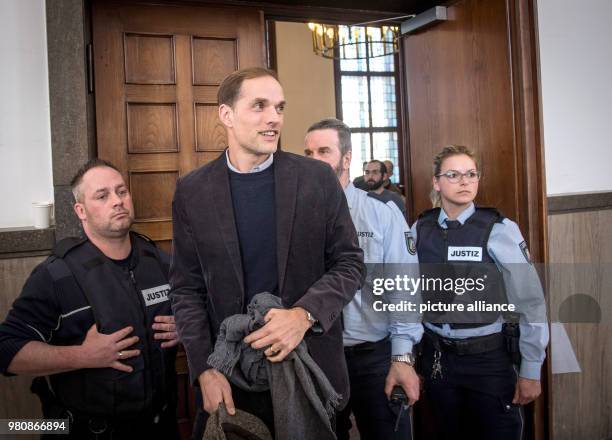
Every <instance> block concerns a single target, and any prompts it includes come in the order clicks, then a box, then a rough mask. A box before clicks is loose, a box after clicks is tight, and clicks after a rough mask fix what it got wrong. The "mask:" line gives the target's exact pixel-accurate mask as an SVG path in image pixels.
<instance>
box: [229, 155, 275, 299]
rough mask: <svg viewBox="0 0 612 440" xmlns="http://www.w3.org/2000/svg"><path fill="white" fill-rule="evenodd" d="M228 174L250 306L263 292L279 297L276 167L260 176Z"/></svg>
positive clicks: (269, 168)
mask: <svg viewBox="0 0 612 440" xmlns="http://www.w3.org/2000/svg"><path fill="white" fill-rule="evenodd" d="M229 174H230V188H231V191H232V204H233V206H234V217H235V219H236V229H237V232H238V239H239V241H240V253H241V257H242V272H243V276H244V291H245V295H246V297H245V301H244V304H248V303H249V302H250V301H251V298H253V296H255V295H256V294H258V293H260V292H270V293H272V294H274V295H278V266H277V263H276V211H275V209H276V203H275V196H274V164H272V165H271V166H270V167H268V168H266V169H265V170H263V171H261V172H258V173H247V174H239V173H236V172H234V171H232V170H229Z"/></svg>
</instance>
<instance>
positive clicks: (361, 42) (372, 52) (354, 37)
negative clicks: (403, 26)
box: [308, 15, 413, 60]
mask: <svg viewBox="0 0 612 440" xmlns="http://www.w3.org/2000/svg"><path fill="white" fill-rule="evenodd" d="M405 17H413V15H407V16H402V17H394V18H390V19H384V20H378V21H373V22H367V23H360V24H355V25H335V24H319V23H308V28H309V29H310V31H311V33H312V49H313V51H314V53H316V54H317V55H320V56H322V57H324V58H332V59H342V60H358V59H363V58H375V57H382V56H385V55H391V54H394V53H396V52H397V51H398V46H399V45H398V38H399V35H400V32H399V28H398V27H397V26H386V25H382V26H369V25H372V24H375V23H380V22H383V21H389V20H397V19H399V18H405Z"/></svg>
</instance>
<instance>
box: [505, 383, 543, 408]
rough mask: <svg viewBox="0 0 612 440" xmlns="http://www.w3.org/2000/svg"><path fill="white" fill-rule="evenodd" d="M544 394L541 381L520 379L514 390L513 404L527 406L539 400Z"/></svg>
mask: <svg viewBox="0 0 612 440" xmlns="http://www.w3.org/2000/svg"><path fill="white" fill-rule="evenodd" d="M541 393H542V386H541V385H540V381H539V380H533V379H525V378H524V377H519V378H518V381H517V382H516V388H515V390H514V399H512V403H514V404H515V405H527V404H528V403H529V402H532V401H533V400H535V399H537V397H538V396H539V395H540V394H541Z"/></svg>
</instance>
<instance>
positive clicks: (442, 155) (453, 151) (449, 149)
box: [429, 145, 480, 208]
mask: <svg viewBox="0 0 612 440" xmlns="http://www.w3.org/2000/svg"><path fill="white" fill-rule="evenodd" d="M459 155H465V156H467V157H469V158H470V159H472V160H473V161H474V163H475V164H476V169H479V168H480V164H479V161H478V157H476V153H474V151H472V150H470V149H469V148H467V147H464V146H463V145H448V146H446V147H444V148H442V151H440V152H439V153H438V154H436V155H435V156H434V159H433V175H434V177H435V178H436V179H439V177H437V176H438V174H440V171H442V163H443V162H444V160H446V159H447V158H449V157H451V156H459ZM429 198H430V199H431V203H432V205H433V207H434V208H438V207H440V206H441V205H442V199H441V198H440V193H439V192H438V191H436V190H435V189H434V188H432V189H431V193H430V195H429Z"/></svg>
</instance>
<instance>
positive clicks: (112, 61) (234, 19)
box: [93, 1, 265, 249]
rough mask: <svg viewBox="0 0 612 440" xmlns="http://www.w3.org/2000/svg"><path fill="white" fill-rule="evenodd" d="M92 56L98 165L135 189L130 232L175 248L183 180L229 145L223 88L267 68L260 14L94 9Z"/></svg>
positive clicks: (98, 4) (114, 6)
mask: <svg viewBox="0 0 612 440" xmlns="http://www.w3.org/2000/svg"><path fill="white" fill-rule="evenodd" d="M93 52H94V75H95V97H96V132H97V148H98V157H100V158H103V159H107V160H110V161H111V162H112V163H114V164H115V165H116V166H117V167H118V168H119V169H120V170H121V171H122V173H123V174H124V177H125V178H126V182H128V185H129V187H130V190H131V192H132V196H133V199H134V208H135V216H136V222H135V224H134V226H133V229H134V230H136V231H138V232H141V233H143V234H145V235H147V236H149V237H151V238H152V239H154V240H155V241H157V242H158V243H160V245H161V246H162V247H163V248H165V249H169V247H170V246H169V243H170V240H171V238H172V226H171V220H172V219H171V216H172V214H171V202H172V196H173V194H174V189H175V184H176V180H177V178H178V177H179V176H181V175H184V174H186V173H187V172H189V171H191V170H192V169H194V168H197V167H198V166H200V165H203V164H204V163H206V162H209V161H210V160H212V159H214V158H216V157H217V156H218V155H219V154H220V152H221V151H223V149H224V148H225V146H226V142H225V132H224V129H223V127H222V126H221V123H220V122H219V120H218V118H217V89H218V86H219V84H220V82H221V80H222V79H223V78H224V77H225V76H226V75H227V74H228V73H230V72H232V71H234V70H236V69H238V68H243V67H250V66H264V65H265V46H264V27H263V15H262V13H261V12H260V11H256V10H252V9H244V8H242V9H235V8H234V9H230V8H225V9H220V8H211V7H200V6H152V5H134V4H123V3H114V2H107V1H95V2H94V4H93Z"/></svg>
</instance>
